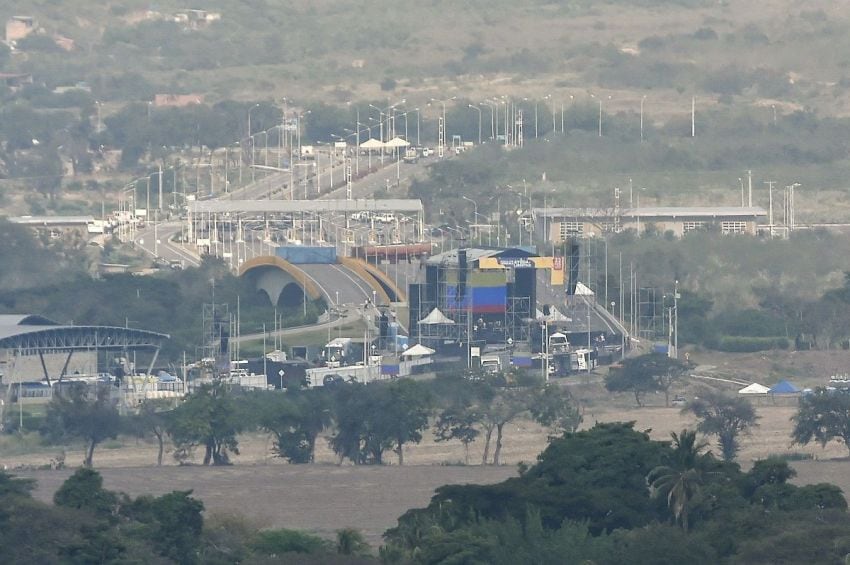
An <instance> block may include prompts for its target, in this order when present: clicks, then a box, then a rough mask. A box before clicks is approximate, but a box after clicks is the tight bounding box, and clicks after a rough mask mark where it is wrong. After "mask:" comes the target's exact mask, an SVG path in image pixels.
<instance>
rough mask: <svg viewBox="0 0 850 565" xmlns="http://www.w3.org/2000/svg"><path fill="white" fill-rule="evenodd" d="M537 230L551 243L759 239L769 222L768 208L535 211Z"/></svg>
mask: <svg viewBox="0 0 850 565" xmlns="http://www.w3.org/2000/svg"><path fill="white" fill-rule="evenodd" d="M532 217H533V218H534V224H535V230H536V231H537V233H538V234H540V235H542V236H544V237H545V239H546V240H547V241H552V242H563V241H566V240H568V239H572V238H576V237H593V236H599V235H603V234H607V233H619V232H622V231H627V230H633V231H635V232H637V233H638V234H646V233H666V232H672V233H673V234H674V235H675V236H676V237H682V236H684V235H686V234H688V233H690V232H694V231H716V232H719V233H723V234H745V235H756V234H757V232H758V226H759V225H760V224H763V223H765V222H766V220H767V211H766V210H765V209H764V208H761V207H758V206H754V207H732V206H711V207H692V206H689V207H673V206H655V207H646V208H631V209H624V210H620V211H619V213H618V212H617V210H616V209H615V208H534V209H533V210H532Z"/></svg>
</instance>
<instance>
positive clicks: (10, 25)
mask: <svg viewBox="0 0 850 565" xmlns="http://www.w3.org/2000/svg"><path fill="white" fill-rule="evenodd" d="M36 29H38V22H37V21H36V20H35V18H33V17H31V16H12V17H11V18H9V19H8V20H6V42H7V43H8V42H12V41H18V40H20V39H23V38H25V37H26V36H28V35H29V34H31V33H32V32H34V31H35V30H36Z"/></svg>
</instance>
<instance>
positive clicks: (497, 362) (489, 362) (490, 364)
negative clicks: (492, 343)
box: [481, 355, 502, 374]
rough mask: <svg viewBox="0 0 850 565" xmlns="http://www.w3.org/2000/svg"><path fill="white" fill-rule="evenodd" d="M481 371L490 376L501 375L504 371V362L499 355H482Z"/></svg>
mask: <svg viewBox="0 0 850 565" xmlns="http://www.w3.org/2000/svg"><path fill="white" fill-rule="evenodd" d="M481 370H482V371H484V372H485V373H489V374H495V373H499V372H501V370H502V360H501V359H500V358H499V356H498V355H482V356H481Z"/></svg>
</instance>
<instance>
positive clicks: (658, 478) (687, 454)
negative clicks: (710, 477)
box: [647, 430, 707, 532]
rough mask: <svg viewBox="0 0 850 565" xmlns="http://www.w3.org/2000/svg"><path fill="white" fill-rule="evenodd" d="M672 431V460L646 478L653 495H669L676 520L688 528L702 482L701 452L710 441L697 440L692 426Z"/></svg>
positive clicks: (668, 499) (670, 508)
mask: <svg viewBox="0 0 850 565" xmlns="http://www.w3.org/2000/svg"><path fill="white" fill-rule="evenodd" d="M670 435H671V436H672V437H673V456H672V458H671V459H672V461H671V464H669V465H661V466H658V467H656V468H654V469H653V470H652V471H650V473H649V475H647V482H649V486H650V489H651V492H652V496H664V497H666V498H667V507H668V508H669V510H670V512H671V513H672V514H673V520H674V521H675V522H676V523H681V525H682V529H683V530H684V531H686V532H687V531H688V516H689V515H690V511H691V508H692V507H693V504H694V499H695V498H697V496H698V495H699V493H700V486H701V485H702V482H703V470H702V468H701V466H702V465H701V463H702V455H701V452H702V450H703V449H705V447H706V446H707V444H706V443H705V442H702V441H697V434H696V432H693V431H689V430H682V431H681V433H679V434H676V433H675V432H673V433H671V434H670Z"/></svg>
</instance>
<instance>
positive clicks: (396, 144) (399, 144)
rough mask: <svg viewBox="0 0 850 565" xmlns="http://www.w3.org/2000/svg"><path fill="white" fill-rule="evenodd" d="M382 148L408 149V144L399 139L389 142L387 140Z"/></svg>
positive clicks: (395, 138)
mask: <svg viewBox="0 0 850 565" xmlns="http://www.w3.org/2000/svg"><path fill="white" fill-rule="evenodd" d="M384 147H386V148H388V149H392V148H395V147H410V143H408V142H407V141H405V140H403V139H402V138H400V137H394V138H392V139H391V140H389V141H388V142H386V143H384Z"/></svg>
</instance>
